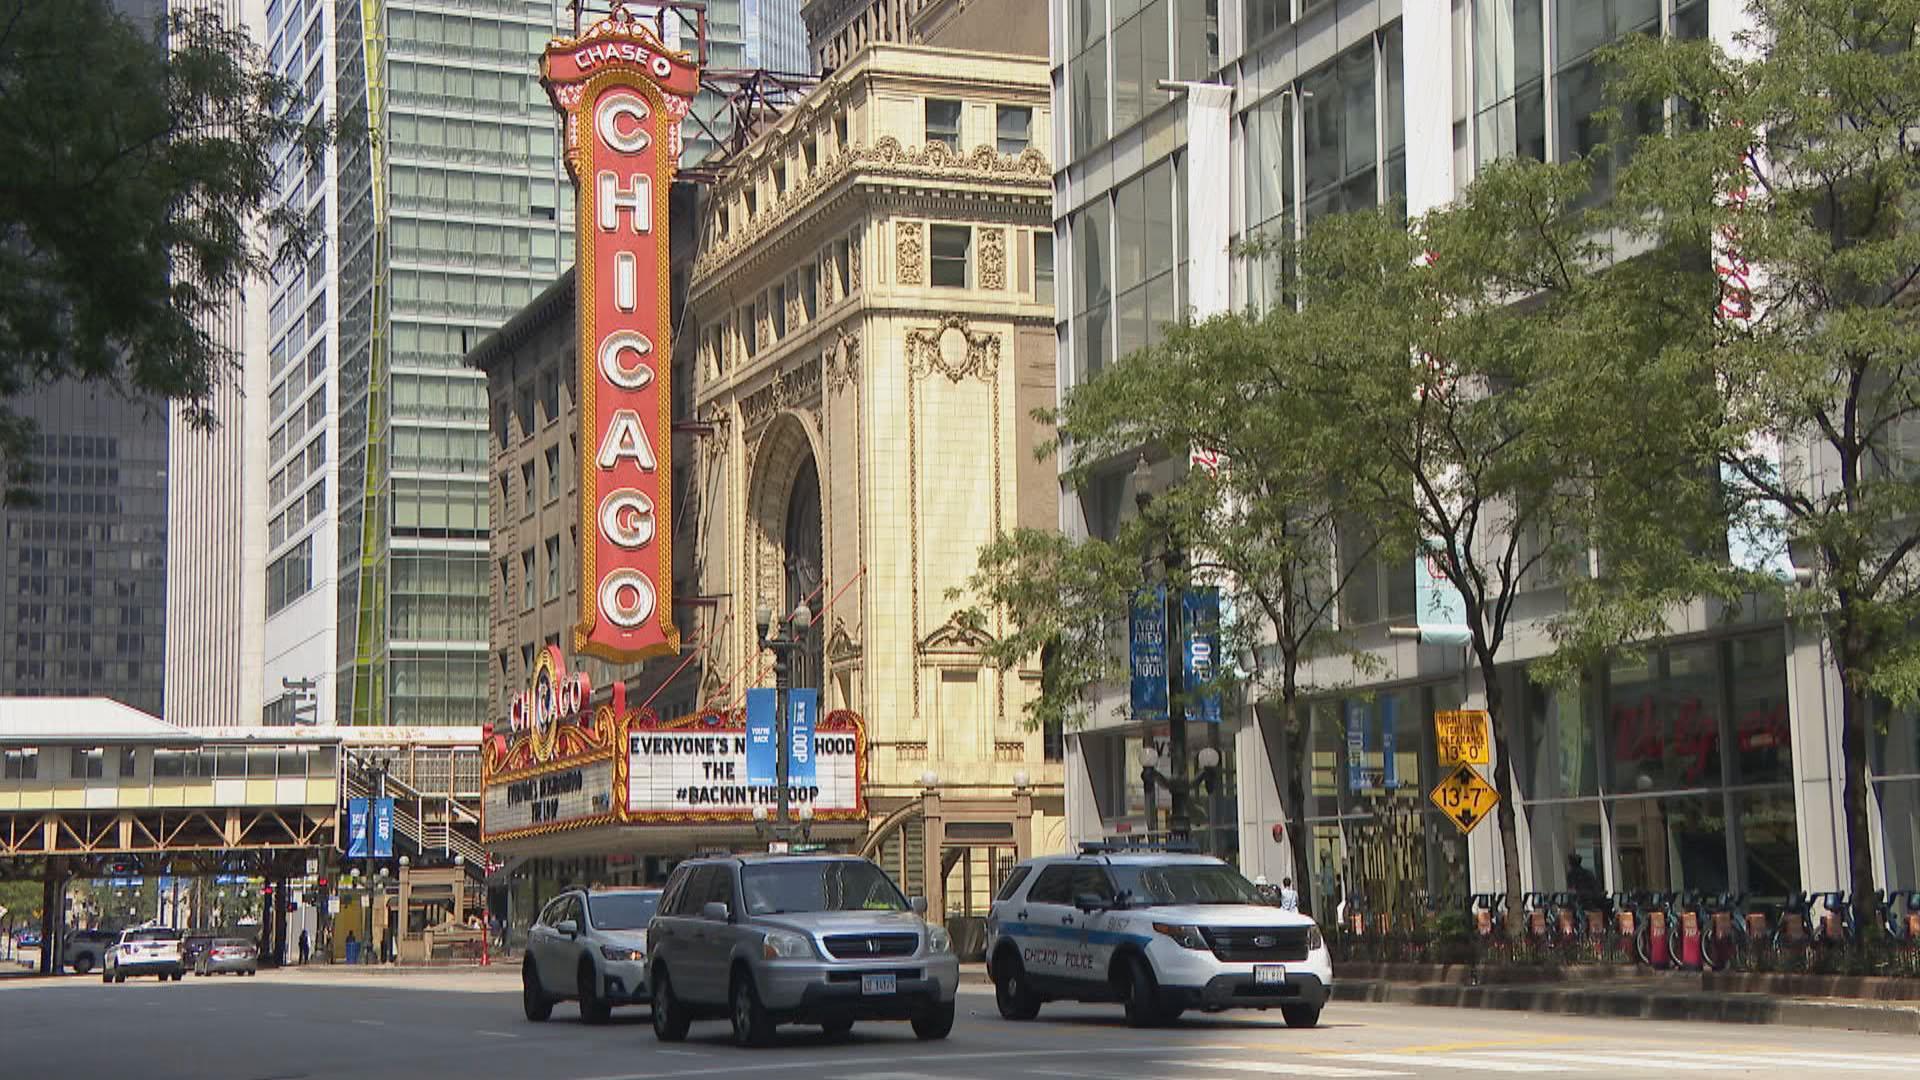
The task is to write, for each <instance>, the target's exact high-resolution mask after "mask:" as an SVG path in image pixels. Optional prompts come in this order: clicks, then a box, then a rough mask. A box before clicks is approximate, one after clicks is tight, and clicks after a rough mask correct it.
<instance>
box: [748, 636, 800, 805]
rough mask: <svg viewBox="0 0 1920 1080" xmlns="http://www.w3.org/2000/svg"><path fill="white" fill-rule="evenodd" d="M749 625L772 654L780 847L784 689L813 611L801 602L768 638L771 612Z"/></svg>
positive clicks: (786, 750)
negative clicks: (752, 625) (757, 632)
mask: <svg viewBox="0 0 1920 1080" xmlns="http://www.w3.org/2000/svg"><path fill="white" fill-rule="evenodd" d="M753 622H754V626H755V627H756V628H757V629H758V630H759V632H760V647H761V648H762V649H767V650H770V651H771V652H772V653H773V714H774V732H775V736H774V737H775V746H774V782H775V783H776V784H778V785H779V789H780V790H779V792H778V794H777V796H776V801H775V804H774V805H775V816H774V823H773V836H774V839H776V840H778V841H780V842H781V843H786V842H787V840H788V838H789V837H790V836H791V834H792V830H793V821H792V813H791V808H790V805H789V799H790V792H789V790H788V787H787V762H788V758H789V756H790V752H791V750H792V747H791V746H789V745H788V740H789V735H788V731H787V689H788V684H789V682H790V681H791V677H792V672H793V657H794V654H796V653H798V652H800V651H801V650H803V649H805V648H806V647H807V629H808V628H809V627H810V626H812V625H813V609H812V608H809V607H808V606H807V602H806V601H805V600H802V601H800V603H799V604H798V605H796V606H795V607H794V609H793V614H791V615H789V616H788V617H787V618H786V619H785V620H783V621H782V624H781V626H780V628H779V632H778V633H775V634H772V635H771V636H769V634H768V631H769V630H770V629H771V628H772V624H773V612H772V611H771V610H769V609H768V608H767V607H766V606H764V605H762V606H761V607H760V608H759V609H757V610H756V611H755V612H754V613H753ZM806 818H807V820H808V821H809V822H811V820H812V818H813V813H812V808H811V807H808V808H807V811H806ZM764 820H765V814H764V812H762V813H758V814H755V815H754V821H755V822H756V823H759V822H762V821H764Z"/></svg>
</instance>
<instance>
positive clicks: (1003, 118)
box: [993, 105, 1033, 154]
mask: <svg viewBox="0 0 1920 1080" xmlns="http://www.w3.org/2000/svg"><path fill="white" fill-rule="evenodd" d="M993 128H994V149H996V150H998V151H1000V152H1001V153H1003V154H1018V153H1020V152H1021V151H1023V150H1025V149H1026V148H1027V147H1028V146H1031V145H1032V144H1033V110H1032V109H1029V108H1027V107H1025V106H1015V105H1002V106H1000V107H998V108H996V109H995V110H994V113H993Z"/></svg>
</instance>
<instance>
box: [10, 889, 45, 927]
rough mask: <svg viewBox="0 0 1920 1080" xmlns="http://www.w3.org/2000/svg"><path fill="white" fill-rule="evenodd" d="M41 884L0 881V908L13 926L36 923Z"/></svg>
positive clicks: (38, 916)
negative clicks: (5, 911) (3, 909)
mask: <svg viewBox="0 0 1920 1080" xmlns="http://www.w3.org/2000/svg"><path fill="white" fill-rule="evenodd" d="M41 892H42V888H41V884H40V882H38V881H0V908H5V909H7V913H6V916H5V918H6V919H7V920H8V921H9V922H11V923H12V924H13V925H15V926H21V925H25V924H27V923H32V922H37V921H38V920H39V918H40V903H41Z"/></svg>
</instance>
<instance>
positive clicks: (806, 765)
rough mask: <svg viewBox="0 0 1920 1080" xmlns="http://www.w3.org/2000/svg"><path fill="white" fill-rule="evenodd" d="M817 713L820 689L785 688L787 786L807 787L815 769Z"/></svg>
mask: <svg viewBox="0 0 1920 1080" xmlns="http://www.w3.org/2000/svg"><path fill="white" fill-rule="evenodd" d="M819 714H820V691H818V690H789V691H787V785H788V786H789V787H811V786H813V783H814V780H815V778H816V777H817V776H818V775H819V770H818V769H817V768H816V767H815V765H814V760H813V722H814V720H815V718H817V717H818V716H819Z"/></svg>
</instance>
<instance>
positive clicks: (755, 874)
mask: <svg viewBox="0 0 1920 1080" xmlns="http://www.w3.org/2000/svg"><path fill="white" fill-rule="evenodd" d="M925 911H926V903H925V901H923V900H921V899H919V898H915V899H914V900H913V901H911V902H909V901H908V900H907V898H906V897H904V896H902V895H901V894H900V890H899V889H898V888H896V887H895V886H894V884H893V882H892V881H891V880H890V879H888V877H887V875H886V874H885V873H883V872H882V871H881V869H880V868H879V867H877V866H875V865H874V864H872V863H870V862H868V861H867V860H865V859H861V858H856V857H853V856H850V855H817V856H815V855H802V856H788V855H745V856H722V857H718V858H701V859H693V860H689V861H687V862H684V863H681V864H680V865H679V866H678V867H677V868H675V870H674V872H673V876H672V877H671V878H669V879H668V880H667V889H666V893H665V895H664V896H662V898H661V901H660V911H659V914H657V915H656V916H654V920H653V926H652V929H651V932H650V934H649V939H650V945H651V950H652V955H651V956H650V958H649V968H648V970H649V974H650V976H651V981H652V985H653V1033H654V1035H655V1036H657V1037H658V1038H659V1039H660V1040H661V1041H662V1042H678V1041H680V1040H681V1039H684V1038H686V1037H687V1026H688V1025H689V1024H690V1023H692V1022H693V1021H694V1020H696V1019H702V1018H706V1017H715V1018H717V1017H721V1016H725V1017H728V1018H729V1019H731V1020H732V1022H733V1039H734V1042H736V1043H738V1044H740V1045H741V1046H764V1045H766V1044H767V1043H769V1042H771V1041H772V1039H773V1031H774V1027H775V1025H777V1024H819V1025H820V1026H821V1027H823V1028H825V1029H826V1031H827V1033H828V1034H829V1035H833V1036H844V1035H845V1034H846V1033H847V1032H848V1031H851V1030H852V1029H853V1025H854V1022H855V1021H857V1020H910V1021H912V1022H913V1033H914V1034H915V1035H917V1036H919V1037H920V1038H922V1039H944V1038H946V1037H947V1033H948V1032H950V1031H952V1030H953V1004H954V994H955V992H956V991H958V990H959V988H960V963H959V960H958V959H957V958H956V957H955V956H954V954H953V943H952V942H951V941H950V940H949V939H948V936H947V932H946V930H944V929H942V928H940V927H938V926H929V925H927V923H926V921H925V920H924V918H923V917H922V916H923V915H924V913H925Z"/></svg>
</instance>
